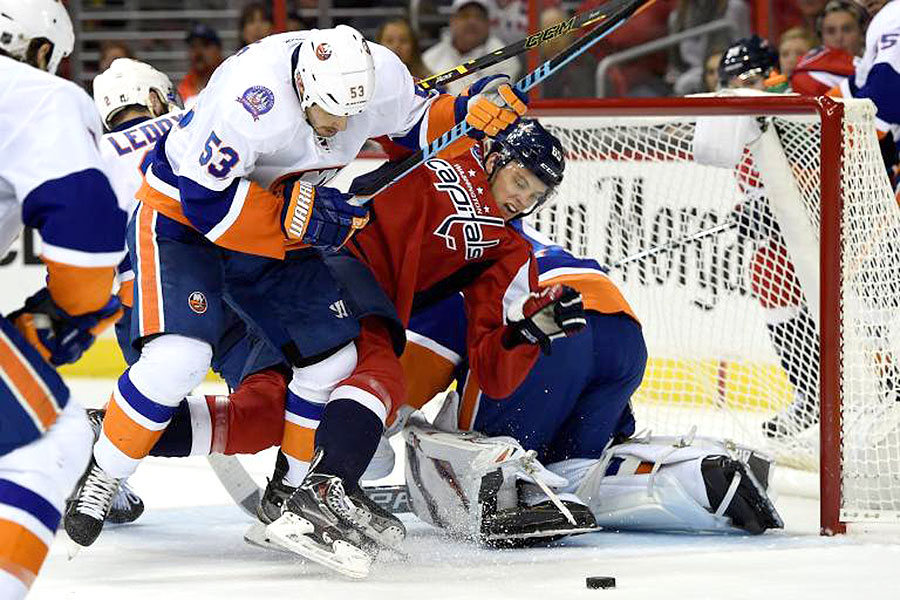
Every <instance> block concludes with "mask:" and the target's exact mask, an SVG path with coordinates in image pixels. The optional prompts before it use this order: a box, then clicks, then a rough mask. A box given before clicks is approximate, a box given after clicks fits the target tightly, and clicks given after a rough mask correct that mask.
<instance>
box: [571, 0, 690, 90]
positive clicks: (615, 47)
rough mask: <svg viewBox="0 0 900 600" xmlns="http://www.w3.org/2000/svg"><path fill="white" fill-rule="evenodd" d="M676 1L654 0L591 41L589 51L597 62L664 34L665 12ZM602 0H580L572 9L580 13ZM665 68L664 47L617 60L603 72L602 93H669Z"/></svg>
mask: <svg viewBox="0 0 900 600" xmlns="http://www.w3.org/2000/svg"><path fill="white" fill-rule="evenodd" d="M677 2H678V0H656V2H654V3H653V4H651V5H649V6H647V7H646V8H645V9H644V10H641V12H640V13H639V14H636V15H634V16H632V17H631V18H630V19H628V21H626V22H625V23H624V24H623V25H622V26H621V27H617V28H616V30H615V31H613V32H611V33H610V34H609V35H608V36H606V37H605V38H603V39H602V40H600V41H599V42H598V43H597V44H595V45H594V47H593V48H592V49H591V53H592V54H593V55H594V57H595V58H597V60H598V61H599V60H602V59H603V58H604V57H607V56H611V55H613V54H616V53H618V52H622V51H623V50H627V49H628V48H632V47H634V46H639V45H641V44H646V43H648V42H653V41H656V40H659V39H661V38H664V37H666V35H667V34H668V20H669V14H670V13H671V12H672V10H674V8H675V6H676V4H677ZM605 3H606V0H584V1H583V2H582V3H581V4H580V5H579V6H578V9H577V11H576V12H578V13H584V12H587V11H590V10H593V9H595V8H597V7H598V6H600V5H602V4H605ZM666 67H667V56H666V51H665V50H661V51H659V52H654V53H652V54H647V55H644V56H641V57H639V58H636V59H635V60H631V61H628V62H626V63H619V64H617V65H615V66H613V67H611V68H610V69H609V70H608V71H607V75H606V80H605V81H604V82H603V84H604V90H603V94H602V95H603V96H620V97H621V96H637V97H653V96H666V95H668V94H669V92H670V89H669V86H668V85H666V83H665V75H666ZM598 94H599V90H598Z"/></svg>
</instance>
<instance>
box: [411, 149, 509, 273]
mask: <svg viewBox="0 0 900 600" xmlns="http://www.w3.org/2000/svg"><path fill="white" fill-rule="evenodd" d="M425 166H426V167H427V168H428V169H430V170H431V171H433V172H434V174H435V176H436V179H437V181H436V182H435V183H434V187H435V189H437V190H438V191H441V192H445V193H446V194H447V195H448V196H449V197H450V201H451V202H453V208H454V209H455V210H456V214H453V215H449V216H447V217H446V218H445V219H444V220H443V221H442V222H441V224H440V225H438V227H437V229H435V230H434V234H435V235H436V236H438V237H439V238H442V239H443V240H444V243H445V244H446V245H447V248H448V249H449V250H456V249H457V247H458V241H457V236H458V237H459V240H460V241H461V242H462V244H463V247H464V251H465V258H466V260H473V259H478V258H481V257H482V256H483V255H484V250H485V249H486V248H492V247H494V246H496V245H498V244H499V243H500V240H498V239H494V240H490V239H486V238H487V236H486V235H485V232H484V228H485V227H501V228H502V227H505V226H506V222H505V221H504V220H503V219H502V218H501V217H491V216H488V215H487V214H486V213H488V212H489V211H490V208H489V207H487V206H485V205H484V204H482V202H481V201H480V200H479V196H482V195H484V193H485V190H484V189H483V188H481V187H478V188H474V187H472V184H471V182H470V181H469V178H468V177H466V174H465V172H464V171H463V169H462V167H461V166H460V165H451V164H450V163H448V162H447V161H445V160H442V159H439V158H433V159H431V160H429V161H427V162H426V163H425ZM471 175H474V173H471Z"/></svg>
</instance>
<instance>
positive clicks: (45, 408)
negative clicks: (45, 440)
mask: <svg viewBox="0 0 900 600" xmlns="http://www.w3.org/2000/svg"><path fill="white" fill-rule="evenodd" d="M68 399H69V390H68V389H67V388H66V386H65V384H64V383H63V382H62V379H60V377H59V375H58V374H57V373H56V372H55V371H54V370H53V369H52V368H51V367H50V365H48V364H47V363H46V362H45V361H44V359H43V358H42V357H41V355H40V354H38V352H37V350H35V349H34V348H33V347H32V346H31V345H30V344H28V342H26V341H25V339H24V338H23V337H22V335H21V334H20V333H19V332H18V331H17V330H16V329H15V328H14V327H13V326H12V324H11V323H9V322H8V321H7V320H6V319H0V416H2V419H3V421H4V423H5V424H6V426H5V427H3V428H0V454H4V453H6V452H9V451H11V450H14V449H15V448H17V447H20V446H23V445H25V444H27V443H29V442H31V441H33V440H36V439H37V438H39V437H40V436H41V435H43V434H44V433H45V432H46V431H47V430H48V429H50V427H51V426H52V425H53V424H54V423H55V422H56V419H57V417H58V416H59V414H60V412H62V410H63V408H65V406H66V403H67V402H68Z"/></svg>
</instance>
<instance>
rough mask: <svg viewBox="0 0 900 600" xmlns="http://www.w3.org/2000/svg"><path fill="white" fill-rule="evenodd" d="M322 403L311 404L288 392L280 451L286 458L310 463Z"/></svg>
mask: <svg viewBox="0 0 900 600" xmlns="http://www.w3.org/2000/svg"><path fill="white" fill-rule="evenodd" d="M323 410H325V404H324V403H318V402H311V401H309V400H306V399H304V398H301V397H300V396H298V395H297V394H295V393H294V392H292V391H291V390H288V393H287V398H286V399H285V413H284V437H283V439H282V442H281V449H282V450H283V451H284V453H285V454H287V455H288V456H290V457H292V458H295V459H297V460H300V461H303V462H307V463H308V462H310V461H312V458H313V454H315V441H316V429H318V427H319V421H321V420H322V411H323Z"/></svg>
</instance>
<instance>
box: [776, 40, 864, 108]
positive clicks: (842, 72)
mask: <svg viewBox="0 0 900 600" xmlns="http://www.w3.org/2000/svg"><path fill="white" fill-rule="evenodd" d="M854 60H855V59H854V58H853V57H852V56H850V54H848V53H847V52H845V51H843V50H840V49H837V48H826V47H825V46H821V47H819V48H814V49H812V50H810V51H809V52H807V53H806V55H805V56H804V57H803V58H801V59H800V62H799V63H797V67H796V68H795V69H794V72H793V73H791V89H792V90H793V91H795V92H797V93H798V94H801V95H803V96H824V95H825V94H827V93H828V91H829V90H830V89H831V88H833V87H836V86H839V85H840V84H841V82H842V81H844V80H845V79H847V77H849V76H851V75H853V70H854Z"/></svg>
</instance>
